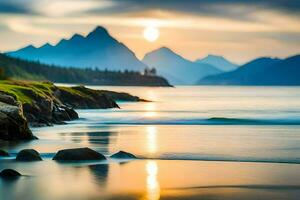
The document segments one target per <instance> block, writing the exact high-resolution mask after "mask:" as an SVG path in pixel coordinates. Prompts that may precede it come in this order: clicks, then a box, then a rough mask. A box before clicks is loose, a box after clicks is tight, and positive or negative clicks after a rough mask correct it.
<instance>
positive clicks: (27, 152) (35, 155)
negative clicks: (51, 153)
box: [16, 149, 43, 162]
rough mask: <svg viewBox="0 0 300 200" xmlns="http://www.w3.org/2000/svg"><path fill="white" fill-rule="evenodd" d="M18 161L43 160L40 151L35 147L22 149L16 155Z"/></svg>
mask: <svg viewBox="0 0 300 200" xmlns="http://www.w3.org/2000/svg"><path fill="white" fill-rule="evenodd" d="M16 160H17V161H26V162H27V161H42V160H43V159H42V158H41V156H40V154H39V152H37V151H36V150H34V149H23V150H21V151H20V152H19V153H18V154H17V157H16Z"/></svg>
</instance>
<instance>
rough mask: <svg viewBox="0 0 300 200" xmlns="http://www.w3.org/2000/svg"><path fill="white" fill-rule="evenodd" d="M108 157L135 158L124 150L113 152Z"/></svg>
mask: <svg viewBox="0 0 300 200" xmlns="http://www.w3.org/2000/svg"><path fill="white" fill-rule="evenodd" d="M110 157H111V158H118V159H134V158H136V157H135V155H133V154H131V153H128V152H125V151H119V152H118V153H115V154H113V155H112V156H110Z"/></svg>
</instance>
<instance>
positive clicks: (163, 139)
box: [0, 86, 300, 200]
mask: <svg viewBox="0 0 300 200" xmlns="http://www.w3.org/2000/svg"><path fill="white" fill-rule="evenodd" d="M91 88H93V89H105V90H114V91H122V92H129V93H130V94H133V95H137V96H139V97H141V98H144V99H147V100H151V101H152V102H118V103H119V105H120V107H121V109H107V110H78V113H79V116H80V119H79V120H76V121H72V122H68V124H66V125H57V126H53V127H43V128H33V129H32V130H33V132H34V134H35V135H36V136H38V137H39V140H37V141H32V142H27V143H17V144H7V143H3V144H0V145H1V148H2V149H6V150H8V151H9V152H10V153H11V154H12V157H10V158H8V159H5V160H3V159H2V160H0V167H1V169H2V168H14V169H18V170H19V171H21V172H23V173H25V174H28V175H30V176H33V177H31V178H28V179H27V178H24V179H23V180H22V181H18V182H14V183H13V184H10V185H8V184H6V183H3V182H0V190H1V189H3V191H9V190H12V191H11V192H12V193H9V192H8V193H7V197H9V198H23V199H70V198H72V199H86V198H87V197H89V198H87V199H92V198H91V197H102V198H105V197H107V199H110V197H111V195H112V194H115V193H117V194H121V196H122V195H125V196H126V194H127V193H128V194H129V193H130V194H135V192H137V193H139V192H140V194H141V195H142V196H141V197H140V196H139V195H137V196H135V195H133V196H134V198H132V199H149V200H157V199H159V197H160V195H162V194H169V193H163V192H162V188H164V192H166V188H169V187H171V188H172V187H175V188H181V187H191V188H193V187H200V188H201V187H204V188H206V189H203V188H202V190H201V191H204V190H205V191H206V190H207V191H209V192H210V191H214V192H215V191H218V190H217V189H216V188H219V187H221V188H222V187H225V188H226V187H234V188H237V187H241V189H240V190H238V189H237V191H242V193H241V195H242V194H245V193H243V192H245V191H246V193H247V191H248V190H245V188H246V189H247V188H248V187H249V188H252V189H258V190H259V191H266V193H265V195H267V196H265V197H270V198H272V197H273V196H268V195H274V197H280V195H283V197H287V196H285V195H290V196H289V197H291V198H290V199H297V196H298V195H299V189H300V187H298V186H297V187H296V186H295V187H294V186H290V185H291V184H292V185H300V182H299V181H298V182H297V181H296V179H297V180H299V179H300V178H295V180H293V177H295V175H296V174H299V173H298V172H300V167H299V166H300V165H291V164H288V165H287V164H277V163H300V87H219V86H209V87H207V86H205V87H204V86H178V87H175V88H154V87H103V86H92V87H91ZM73 147H90V148H92V149H95V150H97V151H99V152H101V153H103V154H105V155H111V154H113V153H115V152H117V151H119V150H124V151H128V152H131V153H133V154H135V155H137V156H139V157H141V158H149V159H147V160H141V161H132V162H130V163H124V164H118V163H117V162H116V161H109V163H110V165H106V164H104V165H95V166H93V165H90V164H89V165H88V166H87V165H85V164H78V163H76V164H58V163H56V162H54V161H51V158H52V157H53V155H54V154H55V153H56V152H57V151H58V150H59V149H64V148H73ZM24 148H33V149H36V150H38V151H39V152H40V153H41V154H42V157H43V158H44V160H45V161H43V162H40V163H25V164H24V163H18V162H17V163H16V162H14V161H13V157H14V156H15V155H16V153H17V152H18V151H19V150H20V149H24ZM171 160H172V161H171ZM203 161H230V162H220V163H218V162H203ZM231 161H234V162H231ZM238 161H241V162H238ZM272 163H273V164H272ZM96 164H99V163H96ZM84 166H87V167H84ZM170 166H174V167H170ZM270 167H271V168H270ZM200 169H201V170H200ZM270 169H272V170H270ZM186 177H189V178H188V179H187V178H186ZM204 177H205V179H204ZM129 180H131V181H129ZM76 183H78V184H76ZM79 183H82V184H79ZM66 184H67V185H66ZM83 184H84V185H85V186H84V187H83V186H82V185H83ZM236 184H237V185H236ZM247 184H248V185H247ZM256 184H258V185H256ZM264 184H267V186H265V185H264ZM273 184H275V185H273ZM278 184H279V185H278ZM285 184H287V185H285ZM232 185H233V186H232ZM50 187H51V189H49V188H50ZM210 187H211V188H212V189H213V190H209V189H208V188H210ZM215 187H216V188H215ZM259 187H263V188H259ZM264 187H267V188H264ZM276 187H280V188H279V190H278V191H283V190H285V189H286V190H288V191H289V192H287V193H286V192H283V193H270V192H269V189H271V190H273V189H274V190H276ZM37 188H38V189H37ZM277 189H278V188H277ZM16 190H19V191H20V192H19V193H18V192H16V193H14V191H16ZM41 191H43V192H41ZM47 191H48V192H47ZM224 191H225V190H224ZM234 191H236V190H234ZM222 192H223V190H222ZM1 193H2V192H1ZM26 194H28V196H27V197H26ZM205 194H206V193H205ZM252 194H254V193H251V191H249V193H247V195H250V196H249V199H253V198H255V197H253V196H251V195H252ZM257 194H258V193H257ZM24 195H25V196H24ZM45 195H47V196H48V197H47V198H46V197H45ZM105 195H108V196H105ZM197 195H200V193H197ZM278 195H279V196H278ZM221 197H222V198H221V199H226V198H223V197H224V196H223V193H222V194H221ZM232 197H233V196H230V198H229V199H234V198H232ZM237 197H238V196H237ZM240 197H241V196H240ZM245 197H246V196H245ZM247 197H248V196H247ZM294 197H295V198H294ZM96 199H97V198H96ZM125 199H126V198H125ZM183 199H185V198H183ZM196 199H197V198H196ZM237 199H246V198H237ZM283 199H286V198H283Z"/></svg>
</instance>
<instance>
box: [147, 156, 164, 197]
mask: <svg viewBox="0 0 300 200" xmlns="http://www.w3.org/2000/svg"><path fill="white" fill-rule="evenodd" d="M146 172H147V193H146V196H145V197H144V198H143V199H145V200H158V199H160V186H159V182H158V180H157V174H158V166H157V163H156V161H152V160H151V161H147V163H146Z"/></svg>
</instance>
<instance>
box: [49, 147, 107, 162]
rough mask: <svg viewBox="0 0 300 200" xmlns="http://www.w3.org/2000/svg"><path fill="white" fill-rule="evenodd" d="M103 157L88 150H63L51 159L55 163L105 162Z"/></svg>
mask: <svg viewBox="0 0 300 200" xmlns="http://www.w3.org/2000/svg"><path fill="white" fill-rule="evenodd" d="M105 159H106V158H105V156H104V155H102V154H101V153H98V152H97V151H94V150H92V149H90V148H77V149H64V150H60V151H58V152H57V153H56V155H55V156H54V157H53V160H57V161H85V160H105Z"/></svg>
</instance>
